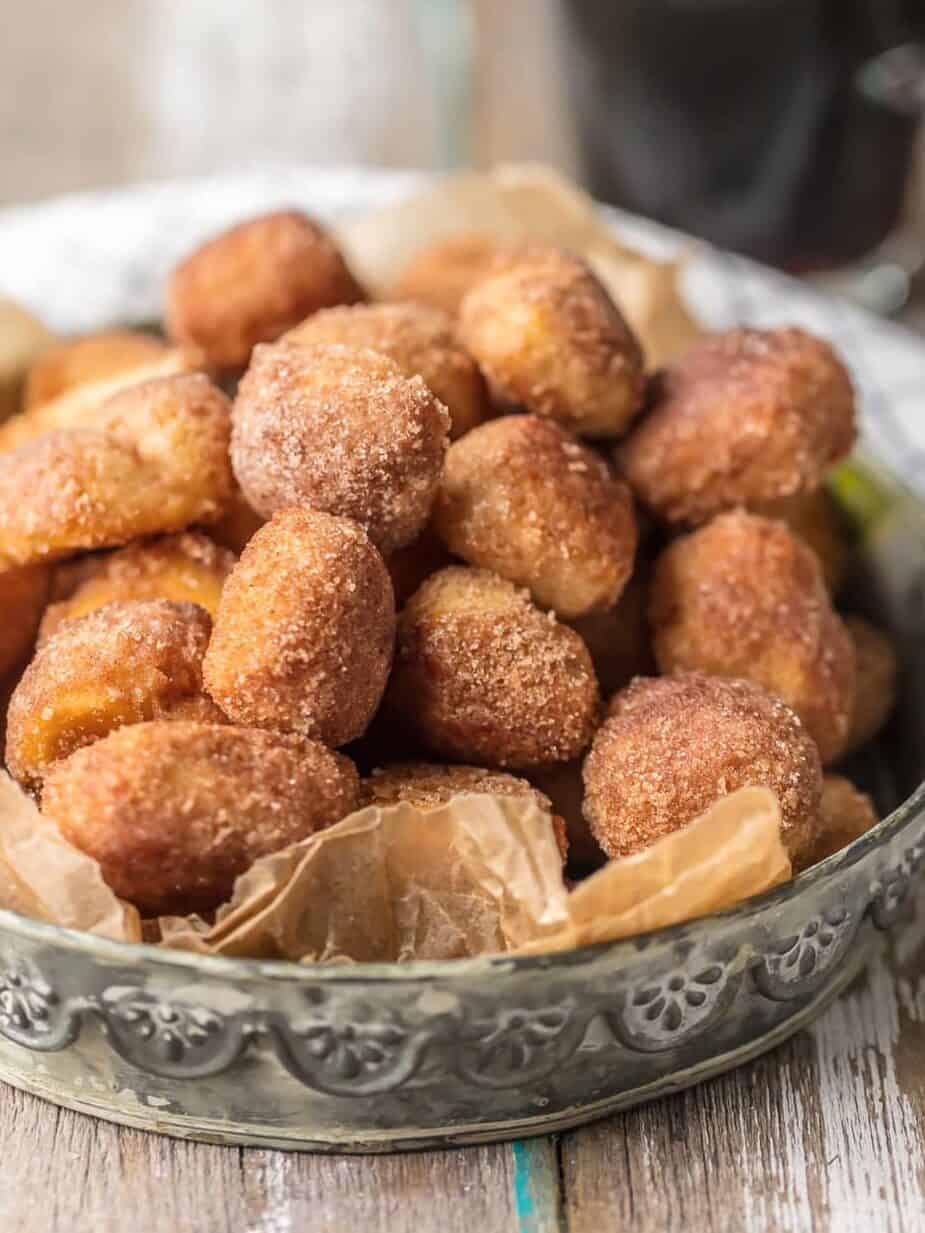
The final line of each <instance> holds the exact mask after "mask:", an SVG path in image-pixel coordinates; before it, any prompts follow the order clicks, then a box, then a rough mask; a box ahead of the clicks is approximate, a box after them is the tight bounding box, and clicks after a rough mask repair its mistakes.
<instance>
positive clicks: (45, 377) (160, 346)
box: [23, 330, 169, 411]
mask: <svg viewBox="0 0 925 1233" xmlns="http://www.w3.org/2000/svg"><path fill="white" fill-rule="evenodd" d="M168 351H169V347H168V344H167V343H165V342H163V341H162V340H161V339H159V338H155V337H154V336H153V335H152V334H143V333H141V332H140V331H138V330H107V331H105V332H103V333H100V334H86V335H84V336H83V337H82V338H71V339H67V340H66V341H64V342H59V343H55V345H54V346H52V347H49V349H48V350H47V351H45V352H43V353H42V354H41V355H40V356H39V357H38V359H36V360H35V361H34V362H33V364H32V366H31V367H30V369H29V371H28V373H27V374H26V383H25V387H24V390H23V407H24V409H25V410H26V411H29V410H31V409H32V408H34V407H38V406H41V404H42V403H46V402H51V401H52V399H55V398H58V397H60V395H62V394H67V393H68V392H69V391H70V390H72V389H74V388H76V387H77V386H80V385H88V384H92V383H96V382H98V381H105V380H108V379H110V378H112V377H118V376H120V375H121V374H123V373H126V372H128V373H131V372H133V371H134V370H135V369H137V368H144V367H145V366H146V365H148V364H151V363H157V361H159V360H161V359H163V358H164V357H165V356H166V355H167V353H168Z"/></svg>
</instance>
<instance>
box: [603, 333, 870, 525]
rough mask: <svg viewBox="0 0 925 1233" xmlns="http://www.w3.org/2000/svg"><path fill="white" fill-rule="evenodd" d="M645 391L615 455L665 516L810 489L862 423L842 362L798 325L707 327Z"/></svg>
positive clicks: (679, 519)
mask: <svg viewBox="0 0 925 1233" xmlns="http://www.w3.org/2000/svg"><path fill="white" fill-rule="evenodd" d="M651 401H652V406H651V408H650V410H649V411H648V413H647V414H646V415H645V416H644V417H643V418H642V419H641V421H640V422H639V424H638V426H637V427H636V429H635V430H634V431H633V432H632V433H631V434H630V436H629V437H628V438H627V439H626V441H625V442H623V443H622V444H621V446H620V447H619V448H618V450H617V455H616V457H617V461H618V463H619V465H620V467H621V468H622V469H623V471H624V473H625V474H626V477H627V479H628V480H629V482H630V484H631V485H632V487H633V489H634V491H635V492H636V494H637V495H638V496H639V497H640V498H641V500H643V501H644V502H645V504H646V505H647V506H648V507H649V508H650V509H651V510H653V511H654V512H655V513H656V514H657V515H658V516H659V517H660V518H662V519H664V520H665V521H666V522H669V523H682V524H687V525H689V526H695V525H697V524H698V523H701V522H704V521H705V520H706V519H708V518H710V517H711V516H712V515H713V514H716V513H719V512H720V511H721V510H727V509H732V508H734V507H735V506H739V505H744V506H747V507H753V506H756V505H760V504H761V503H763V502H767V501H776V500H779V499H781V498H784V497H792V496H794V495H796V494H797V493H800V492H806V491H812V490H814V489H816V488H818V487H819V486H820V484H821V483H822V480H823V477H824V475H825V473H826V471H827V470H828V469H829V468H830V467H831V466H832V464H833V463H835V462H838V460H839V459H841V458H843V457H845V455H846V454H847V453H848V452H849V451H850V449H851V447H852V445H853V444H854V440H855V436H856V432H857V428H856V423H855V407H854V390H853V388H852V385H851V379H850V377H849V376H848V373H847V371H846V370H845V368H844V365H843V364H842V363H841V361H840V360H839V358H838V356H837V355H836V353H835V351H834V350H833V349H832V348H831V347H830V346H829V344H828V343H826V342H824V341H823V340H822V339H820V338H815V337H814V336H813V335H812V334H808V333H806V331H805V330H800V329H793V328H791V329H776V330H755V329H737V330H729V331H727V332H726V333H723V334H714V335H710V336H709V337H707V338H705V339H704V340H703V341H701V342H699V343H696V344H695V345H694V346H693V347H692V348H691V349H690V350H689V351H688V352H686V353H685V354H684V356H683V357H682V359H680V360H679V361H678V362H677V363H676V364H674V365H673V366H672V367H670V368H668V369H667V370H666V371H665V372H664V373H662V374H661V376H660V377H659V378H658V379H657V380H656V381H655V382H654V389H653V395H652V399H651Z"/></svg>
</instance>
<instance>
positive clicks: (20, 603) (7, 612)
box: [0, 565, 50, 677]
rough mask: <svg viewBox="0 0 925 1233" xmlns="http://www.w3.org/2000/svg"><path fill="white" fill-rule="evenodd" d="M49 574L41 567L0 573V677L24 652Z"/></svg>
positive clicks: (45, 593)
mask: <svg viewBox="0 0 925 1233" xmlns="http://www.w3.org/2000/svg"><path fill="white" fill-rule="evenodd" d="M49 584H50V573H49V570H48V568H47V567H46V566H44V565H26V566H24V567H22V568H19V569H5V570H3V571H2V572H0V612H2V613H3V616H2V618H0V677H2V676H5V675H6V674H7V672H9V671H10V670H11V669H12V668H14V667H15V666H16V665H17V664H18V663H19V662H20V661H21V660H22V659H23V657H24V656H25V655H26V654H27V653H28V651H29V649H30V647H31V646H32V643H33V640H34V638H35V631H36V629H37V628H38V624H39V619H40V618H41V615H42V612H43V610H44V608H45V602H46V600H47V598H48V591H49Z"/></svg>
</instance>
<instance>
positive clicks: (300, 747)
mask: <svg viewBox="0 0 925 1233" xmlns="http://www.w3.org/2000/svg"><path fill="white" fill-rule="evenodd" d="M357 795H358V782H357V775H356V770H355V769H354V767H353V764H352V763H351V762H350V760H349V758H345V757H343V756H342V755H341V754H336V753H332V752H331V751H330V750H329V749H325V748H324V746H323V745H319V744H317V743H316V742H314V741H309V740H306V739H304V738H302V737H297V736H293V735H283V734H281V733H277V732H261V731H258V730H256V729H253V728H233V727H218V726H213V725H209V724H200V723H163V722H154V723H144V724H135V725H133V726H131V727H127V728H120V729H119V731H118V732H113V733H111V734H110V735H109V736H107V737H106V738H104V739H103V740H101V741H97V743H96V744H95V745H91V746H90V747H89V748H87V749H81V750H78V752H77V753H74V754H72V755H71V756H70V757H69V758H66V759H65V760H64V761H63V762H59V763H57V764H56V765H55V766H54V767H53V768H52V770H51V773H50V774H49V776H48V779H47V780H46V782H45V790H44V793H43V796H42V808H43V812H44V813H45V814H46V815H47V816H48V817H50V818H51V819H52V820H53V821H54V822H56V823H57V825H58V828H59V829H60V831H61V833H62V835H63V836H64V837H65V839H67V840H68V841H69V842H70V843H72V844H73V845H74V846H75V847H77V848H80V850H81V851H82V852H86V853H87V855H88V856H92V857H93V858H94V860H96V861H98V862H99V865H100V869H101V871H102V874H103V877H104V879H105V880H106V882H107V883H108V884H109V886H110V887H111V888H112V889H113V890H114V891H115V893H116V894H117V895H118V896H119V897H120V898H122V899H125V900H127V901H128V902H129V903H133V904H134V905H135V906H136V907H137V908H138V909H139V911H140V912H141V913H142V914H143V915H144V916H158V915H161V914H166V913H177V914H184V915H185V914H187V913H190V912H207V911H211V910H212V909H213V908H216V907H217V906H218V905H219V904H220V903H222V902H224V901H225V900H227V899H228V898H229V897H230V895H231V892H232V889H233V886H234V881H235V878H237V877H238V875H239V874H242V873H244V872H245V870H247V869H249V868H250V866H251V865H252V864H253V863H254V861H255V860H257V859H258V858H259V857H261V856H265V855H267V854H268V853H271V852H276V851H279V849H281V848H284V847H286V846H287V845H288V844H291V843H295V842H297V841H298V840H300V839H306V838H308V837H309V836H310V835H313V834H315V832H317V831H319V830H322V829H323V828H324V827H327V826H330V825H332V824H333V823H334V822H338V821H339V820H340V819H341V818H342V817H344V816H345V815H346V814H348V813H350V812H351V811H352V810H353V809H354V808H355V807H356V803H357Z"/></svg>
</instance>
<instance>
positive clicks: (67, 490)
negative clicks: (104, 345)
mask: <svg viewBox="0 0 925 1233" xmlns="http://www.w3.org/2000/svg"><path fill="white" fill-rule="evenodd" d="M230 427H231V424H230V404H229V402H228V399H227V398H226V397H225V395H224V394H223V393H222V392H221V390H219V389H217V388H216V387H215V386H214V385H212V384H211V382H210V381H209V380H208V379H207V378H206V377H204V376H202V375H201V374H198V373H190V374H182V375H178V376H171V377H160V378H157V379H155V380H152V381H144V382H142V383H140V384H138V385H133V386H129V387H127V388H125V389H122V390H120V391H119V392H118V393H116V394H114V395H113V396H112V397H111V398H109V399H108V400H107V401H106V402H105V403H104V404H103V406H102V407H100V408H99V409H98V411H97V414H96V417H95V420H94V424H93V427H92V428H73V429H67V430H63V431H59V432H53V433H50V434H48V435H46V436H42V437H39V438H38V439H36V440H34V441H31V442H29V443H28V444H26V445H23V446H21V447H20V448H18V449H14V450H12V451H10V452H8V453H3V454H0V523H2V525H3V537H2V541H0V567H2V566H4V565H26V564H31V563H32V562H34V561H42V560H55V559H58V558H62V557H66V556H69V555H72V554H74V553H75V552H78V551H84V550H88V549H92V548H103V547H110V546H115V545H118V544H124V543H128V541H129V540H132V539H136V538H138V537H139V536H143V535H154V534H158V533H160V532H164V531H179V530H182V529H183V528H184V527H187V526H189V525H190V524H191V523H195V522H210V521H213V520H214V519H216V518H217V517H219V515H220V514H221V513H222V512H223V511H224V508H225V506H226V504H227V502H228V500H229V499H230V496H231V490H232V476H231V468H230V466H229V462H228V443H229V437H230Z"/></svg>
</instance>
